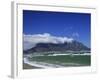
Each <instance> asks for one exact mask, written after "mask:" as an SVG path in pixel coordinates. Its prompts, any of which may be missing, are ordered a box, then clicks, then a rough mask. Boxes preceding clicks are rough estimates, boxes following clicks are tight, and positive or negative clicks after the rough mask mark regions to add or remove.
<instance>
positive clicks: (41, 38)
mask: <svg viewBox="0 0 100 80" xmlns="http://www.w3.org/2000/svg"><path fill="white" fill-rule="evenodd" d="M72 41H73V38H68V37H57V36H52V35H50V34H49V33H43V34H34V35H25V34H24V50H26V49H29V48H32V47H34V46H35V45H36V44H37V43H55V44H57V43H64V42H72Z"/></svg>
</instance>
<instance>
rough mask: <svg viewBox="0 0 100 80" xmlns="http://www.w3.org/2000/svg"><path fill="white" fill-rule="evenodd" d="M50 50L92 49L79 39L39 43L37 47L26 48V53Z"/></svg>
mask: <svg viewBox="0 0 100 80" xmlns="http://www.w3.org/2000/svg"><path fill="white" fill-rule="evenodd" d="M49 51H90V48H88V47H87V46H85V45H84V44H83V43H81V42H78V41H75V40H74V41H72V42H64V43H38V44H36V46H35V47H32V48H30V49H28V50H24V53H34V52H49Z"/></svg>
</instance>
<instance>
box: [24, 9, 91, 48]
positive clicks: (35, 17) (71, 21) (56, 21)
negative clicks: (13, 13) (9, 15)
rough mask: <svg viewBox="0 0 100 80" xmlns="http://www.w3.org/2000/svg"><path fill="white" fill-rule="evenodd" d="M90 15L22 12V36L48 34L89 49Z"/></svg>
mask: <svg viewBox="0 0 100 80" xmlns="http://www.w3.org/2000/svg"><path fill="white" fill-rule="evenodd" d="M90 28H91V15H90V14H89V13H69V12H47V11H31V10H23V34H25V35H28V34H31V35H33V34H43V33H49V34H51V35H53V36H58V37H60V36H61V37H64V36H67V37H69V38H70V37H71V38H73V39H75V40H78V41H80V42H82V43H84V44H85V45H86V46H88V47H90V38H91V37H90V36H91V34H90V32H91V29H90Z"/></svg>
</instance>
